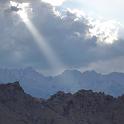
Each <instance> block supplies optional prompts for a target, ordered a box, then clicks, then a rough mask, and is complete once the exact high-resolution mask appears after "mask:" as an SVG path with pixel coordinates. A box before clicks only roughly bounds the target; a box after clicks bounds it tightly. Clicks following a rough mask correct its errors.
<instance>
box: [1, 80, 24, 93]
mask: <svg viewBox="0 0 124 124" xmlns="http://www.w3.org/2000/svg"><path fill="white" fill-rule="evenodd" d="M3 90H6V91H7V90H8V91H19V92H24V90H23V88H22V87H21V85H20V83H19V81H16V82H14V83H7V84H0V91H3Z"/></svg>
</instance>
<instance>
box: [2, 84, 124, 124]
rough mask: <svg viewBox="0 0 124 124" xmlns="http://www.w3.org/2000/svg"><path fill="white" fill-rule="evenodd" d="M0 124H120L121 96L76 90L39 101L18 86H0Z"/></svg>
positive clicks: (122, 113) (123, 111)
mask: <svg viewBox="0 0 124 124" xmlns="http://www.w3.org/2000/svg"><path fill="white" fill-rule="evenodd" d="M0 124H124V96H120V97H118V98H115V97H113V96H110V95H105V94H104V93H101V92H99V93H98V92H93V91H91V90H79V91H77V92H76V93H73V94H72V93H65V92H63V91H59V92H57V93H56V94H54V95H52V96H50V97H49V98H48V99H41V98H40V99H39V98H36V97H32V96H31V95H29V94H27V93H25V91H24V90H23V88H22V87H21V86H20V84H19V82H15V83H8V84H0Z"/></svg>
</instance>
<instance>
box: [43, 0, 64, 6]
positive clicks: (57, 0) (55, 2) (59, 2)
mask: <svg viewBox="0 0 124 124" xmlns="http://www.w3.org/2000/svg"><path fill="white" fill-rule="evenodd" d="M42 1H43V2H46V3H50V4H51V5H53V6H60V5H62V4H63V3H64V2H65V1H66V0H42Z"/></svg>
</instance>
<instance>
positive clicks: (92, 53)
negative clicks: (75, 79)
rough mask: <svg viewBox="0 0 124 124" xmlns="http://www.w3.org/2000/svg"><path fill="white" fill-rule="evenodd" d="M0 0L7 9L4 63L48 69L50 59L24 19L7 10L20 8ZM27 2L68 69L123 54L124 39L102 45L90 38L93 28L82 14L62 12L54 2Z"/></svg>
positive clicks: (2, 17) (0, 46)
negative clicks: (35, 40) (51, 3)
mask: <svg viewBox="0 0 124 124" xmlns="http://www.w3.org/2000/svg"><path fill="white" fill-rule="evenodd" d="M0 2H1V5H5V6H4V8H6V9H5V10H4V11H1V12H0V59H1V61H0V65H1V66H4V67H24V66H32V67H35V68H38V69H41V70H42V71H46V70H48V69H49V62H47V60H46V58H45V56H44V54H43V53H41V52H40V50H39V49H38V48H37V45H36V44H35V42H34V39H33V37H32V35H31V34H30V33H29V31H28V29H27V28H26V26H25V24H24V23H23V21H22V20H21V19H20V17H19V16H18V15H17V14H16V13H15V12H10V11H6V10H10V9H11V10H12V11H13V10H15V9H16V7H15V8H10V6H9V5H8V3H9V2H8V1H6V2H5V1H0ZM26 2H30V7H31V8H32V9H31V10H30V9H29V13H30V14H29V18H30V20H31V21H32V23H33V24H34V25H35V26H36V28H37V29H38V31H39V32H40V33H41V34H42V35H43V36H44V37H45V39H46V41H45V42H48V44H50V46H51V47H52V49H54V51H55V52H56V53H57V55H58V57H59V59H60V61H62V63H63V64H64V65H65V66H66V67H67V68H82V67H85V66H88V65H89V64H90V63H95V62H97V61H106V60H108V59H109V60H111V59H114V58H115V57H119V56H123V54H124V50H123V45H124V43H123V40H122V41H121V40H120V41H117V42H115V43H114V44H111V45H105V44H104V45H98V44H97V37H95V36H94V37H92V38H87V36H86V34H87V32H88V30H89V28H90V27H89V22H88V19H87V18H86V17H85V16H81V17H78V16H77V15H76V14H75V13H72V12H71V11H69V10H66V11H64V12H62V13H61V12H60V13H59V11H57V10H55V9H54V7H52V6H51V5H49V4H45V3H43V2H40V1H38V0H37V1H33V0H32V1H29V0H27V1H26ZM17 9H18V8H17Z"/></svg>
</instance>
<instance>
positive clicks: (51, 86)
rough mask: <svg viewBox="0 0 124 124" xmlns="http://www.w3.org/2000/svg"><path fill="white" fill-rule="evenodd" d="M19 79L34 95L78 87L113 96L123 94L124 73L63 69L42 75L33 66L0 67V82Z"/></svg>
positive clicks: (43, 96) (74, 90) (47, 95)
mask: <svg viewBox="0 0 124 124" xmlns="http://www.w3.org/2000/svg"><path fill="white" fill-rule="evenodd" d="M15 81H20V84H21V86H22V87H23V88H24V90H25V91H26V92H27V93H29V94H31V95H32V96H34V97H40V98H48V97H49V96H50V95H52V94H54V93H56V92H57V91H64V92H71V93H74V92H76V91H78V90H80V89H86V90H90V89H91V90H93V91H98V92H99V91H101V92H105V93H106V94H110V95H113V96H120V95H122V94H124V73H119V72H113V73H110V74H106V75H103V74H100V73H97V72H95V71H86V72H83V73H81V72H80V71H77V70H65V71H64V72H63V73H62V74H59V75H57V76H44V75H43V74H41V73H39V72H37V71H35V70H34V69H33V68H31V67H29V68H25V69H2V68H1V69H0V83H5V82H15Z"/></svg>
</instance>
